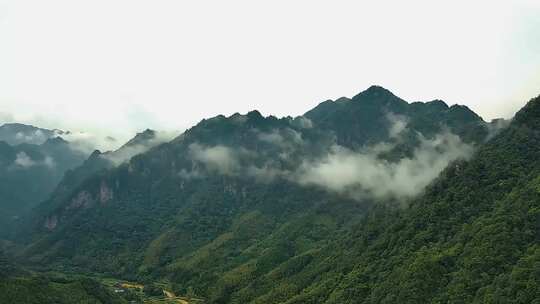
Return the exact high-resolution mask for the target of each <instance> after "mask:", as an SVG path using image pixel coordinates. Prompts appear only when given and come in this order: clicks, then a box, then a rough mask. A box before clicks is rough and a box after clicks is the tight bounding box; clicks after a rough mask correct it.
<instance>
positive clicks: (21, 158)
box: [15, 152, 36, 168]
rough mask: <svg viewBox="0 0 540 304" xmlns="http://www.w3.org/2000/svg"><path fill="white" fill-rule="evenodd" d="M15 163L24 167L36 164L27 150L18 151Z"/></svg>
mask: <svg viewBox="0 0 540 304" xmlns="http://www.w3.org/2000/svg"><path fill="white" fill-rule="evenodd" d="M15 164H16V165H17V166H20V167H23V168H29V167H32V166H34V165H35V164H36V162H35V161H33V160H32V159H31V158H30V157H29V156H28V155H27V154H26V153H25V152H19V153H17V158H16V159H15Z"/></svg>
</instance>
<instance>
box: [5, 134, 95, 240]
mask: <svg viewBox="0 0 540 304" xmlns="http://www.w3.org/2000/svg"><path fill="white" fill-rule="evenodd" d="M14 126H16V127H17V128H15V129H14V130H18V132H22V131H20V130H37V131H36V132H38V131H40V130H43V129H38V128H35V127H31V126H26V127H23V125H19V124H12V125H9V127H10V128H12V129H13V128H14ZM5 127H6V125H4V126H3V127H1V129H2V130H3V132H4V133H3V134H4V135H6V134H7V133H6V128H5ZM40 132H41V131H40ZM43 134H45V133H43ZM15 137H16V136H15ZM86 157H87V155H86V154H85V153H84V152H81V151H79V150H77V149H75V148H74V147H73V146H71V145H70V143H68V142H66V141H65V140H63V139H62V138H60V137H51V138H48V139H46V140H45V141H44V142H42V143H40V144H31V143H21V144H17V145H10V144H8V143H6V142H4V141H0V206H1V209H0V231H1V232H0V237H6V236H7V235H8V232H9V230H10V229H11V228H9V227H12V226H13V224H15V223H16V222H17V220H18V219H19V218H20V217H21V216H22V215H23V214H24V213H26V212H27V211H28V210H30V209H31V208H33V207H34V206H36V205H37V204H38V203H40V202H41V201H43V200H45V199H46V198H47V197H48V196H49V195H50V194H51V192H52V191H53V189H54V188H55V187H56V185H57V184H58V182H59V181H60V180H61V179H62V177H63V175H64V172H66V171H67V170H69V169H71V168H73V167H76V166H78V165H79V164H81V163H82V162H83V160H84V159H85V158H86Z"/></svg>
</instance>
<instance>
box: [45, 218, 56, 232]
mask: <svg viewBox="0 0 540 304" xmlns="http://www.w3.org/2000/svg"><path fill="white" fill-rule="evenodd" d="M57 224H58V217H56V215H52V216H50V217H47V218H46V219H45V223H44V224H43V226H44V227H45V228H47V229H48V230H49V231H52V230H54V228H56V225H57Z"/></svg>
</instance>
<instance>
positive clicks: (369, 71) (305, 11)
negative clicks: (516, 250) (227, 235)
mask: <svg viewBox="0 0 540 304" xmlns="http://www.w3.org/2000/svg"><path fill="white" fill-rule="evenodd" d="M371 84H379V85H382V86H384V87H386V88H388V89H389V90H391V91H392V92H394V93H395V94H396V95H398V96H400V97H402V98H404V99H406V100H408V101H416V100H432V99H435V98H439V99H443V100H445V101H446V102H447V103H449V104H454V103H460V104H465V105H468V106H469V107H471V108H472V109H473V110H474V111H476V112H477V113H479V114H480V115H481V116H483V117H484V118H485V119H491V118H494V117H500V116H502V117H510V116H511V115H513V113H514V112H515V111H516V110H517V109H519V108H520V107H521V106H523V105H524V104H525V102H526V101H527V100H529V99H530V98H532V97H534V96H537V95H538V94H540V1H539V0H522V1H521V0H511V1H510V0H509V1H494V0H491V1H473V0H469V1H444V2H443V1H434V0H431V1H339V0H332V1H315V0H310V1H307V0H306V1H304V0H303V1H294V0H288V1H281V0H272V1H257V0H246V1H238V0H227V1H222V0H221V1H205V0H196V1H181V0H177V1H159V0H153V1H137V0H126V1H116V0H105V1H101V0H91V1H90V0H89V1H78V0H66V1H53V0H48V1H43V0H36V1H24V0H13V1H6V0H0V121H1V120H4V121H5V120H12V119H15V120H18V121H20V122H27V123H34V124H38V125H40V126H43V127H49V128H54V127H55V128H63V129H71V130H87V131H91V132H100V133H103V134H110V135H113V136H117V137H120V138H123V137H125V136H130V135H131V134H132V133H133V132H135V131H138V130H141V129H144V128H146V127H150V128H155V129H183V128H186V127H189V126H191V125H193V124H194V123H196V122H198V121H199V120H200V119H202V118H205V117H211V116H215V115H217V114H225V115H228V114H232V113H234V112H240V113H245V112H247V111H249V110H252V109H258V110H260V111H261V112H262V113H263V114H266V115H268V114H273V115H276V116H284V115H299V114H302V113H304V112H305V111H307V110H309V109H311V108H312V107H314V106H315V105H317V104H318V103H319V102H321V101H323V100H326V99H336V98H339V97H341V96H349V97H351V96H353V95H355V94H356V93H358V92H360V91H362V90H364V89H366V88H367V87H368V86H370V85H371Z"/></svg>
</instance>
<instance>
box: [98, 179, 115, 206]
mask: <svg viewBox="0 0 540 304" xmlns="http://www.w3.org/2000/svg"><path fill="white" fill-rule="evenodd" d="M113 197H114V193H113V190H112V189H111V188H109V186H107V183H105V182H104V181H102V182H101V186H100V188H99V202H100V203H101V204H102V205H104V204H106V203H107V202H108V201H110V200H112V199H113Z"/></svg>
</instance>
